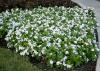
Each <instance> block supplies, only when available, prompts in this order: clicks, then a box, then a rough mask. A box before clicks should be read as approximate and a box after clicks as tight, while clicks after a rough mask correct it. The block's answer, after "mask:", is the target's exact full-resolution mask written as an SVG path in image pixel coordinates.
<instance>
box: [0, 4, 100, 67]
mask: <svg viewBox="0 0 100 71" xmlns="http://www.w3.org/2000/svg"><path fill="white" fill-rule="evenodd" d="M95 26H96V21H95V16H94V13H93V11H92V10H91V9H82V8H79V7H73V8H65V7H63V6H61V7H57V6H55V7H48V8H46V7H41V6H39V7H38V8H34V9H32V10H28V9H26V10H22V9H19V8H17V9H11V11H8V10H6V12H2V13H0V37H1V38H3V37H4V35H5V33H7V34H6V36H5V40H6V41H7V47H8V48H10V49H15V51H16V52H17V53H19V54H20V55H27V56H31V57H33V58H36V59H37V60H41V61H43V62H44V63H46V65H48V66H50V67H54V66H56V67H60V68H75V67H77V66H80V65H81V64H84V63H87V62H88V61H95V60H96V58H97V56H98V53H99V49H98V48H97V45H96V44H95V43H96V37H95V35H94V29H95Z"/></svg>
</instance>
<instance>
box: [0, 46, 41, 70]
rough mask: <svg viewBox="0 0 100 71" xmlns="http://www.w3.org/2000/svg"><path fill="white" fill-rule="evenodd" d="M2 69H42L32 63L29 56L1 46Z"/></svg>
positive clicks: (0, 67)
mask: <svg viewBox="0 0 100 71" xmlns="http://www.w3.org/2000/svg"><path fill="white" fill-rule="evenodd" d="M0 71H42V70H40V69H39V68H38V67H37V66H34V65H32V64H31V63H30V62H29V60H28V58H27V57H23V56H20V55H18V54H16V53H14V52H11V51H10V50H8V49H4V48H0Z"/></svg>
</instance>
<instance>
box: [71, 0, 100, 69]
mask: <svg viewBox="0 0 100 71" xmlns="http://www.w3.org/2000/svg"><path fill="white" fill-rule="evenodd" d="M72 1H73V2H75V3H77V4H79V5H80V6H81V7H82V8H85V9H86V8H87V7H92V8H94V12H95V15H96V19H97V30H98V38H99V42H98V43H99V48H100V0H98V1H97V0H72ZM96 71H100V56H99V57H98V60H97V66H96Z"/></svg>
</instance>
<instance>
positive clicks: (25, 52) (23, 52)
mask: <svg viewBox="0 0 100 71" xmlns="http://www.w3.org/2000/svg"><path fill="white" fill-rule="evenodd" d="M27 51H28V49H25V50H23V51H22V52H20V55H23V56H24V55H25V54H27V55H28V52H27Z"/></svg>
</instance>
